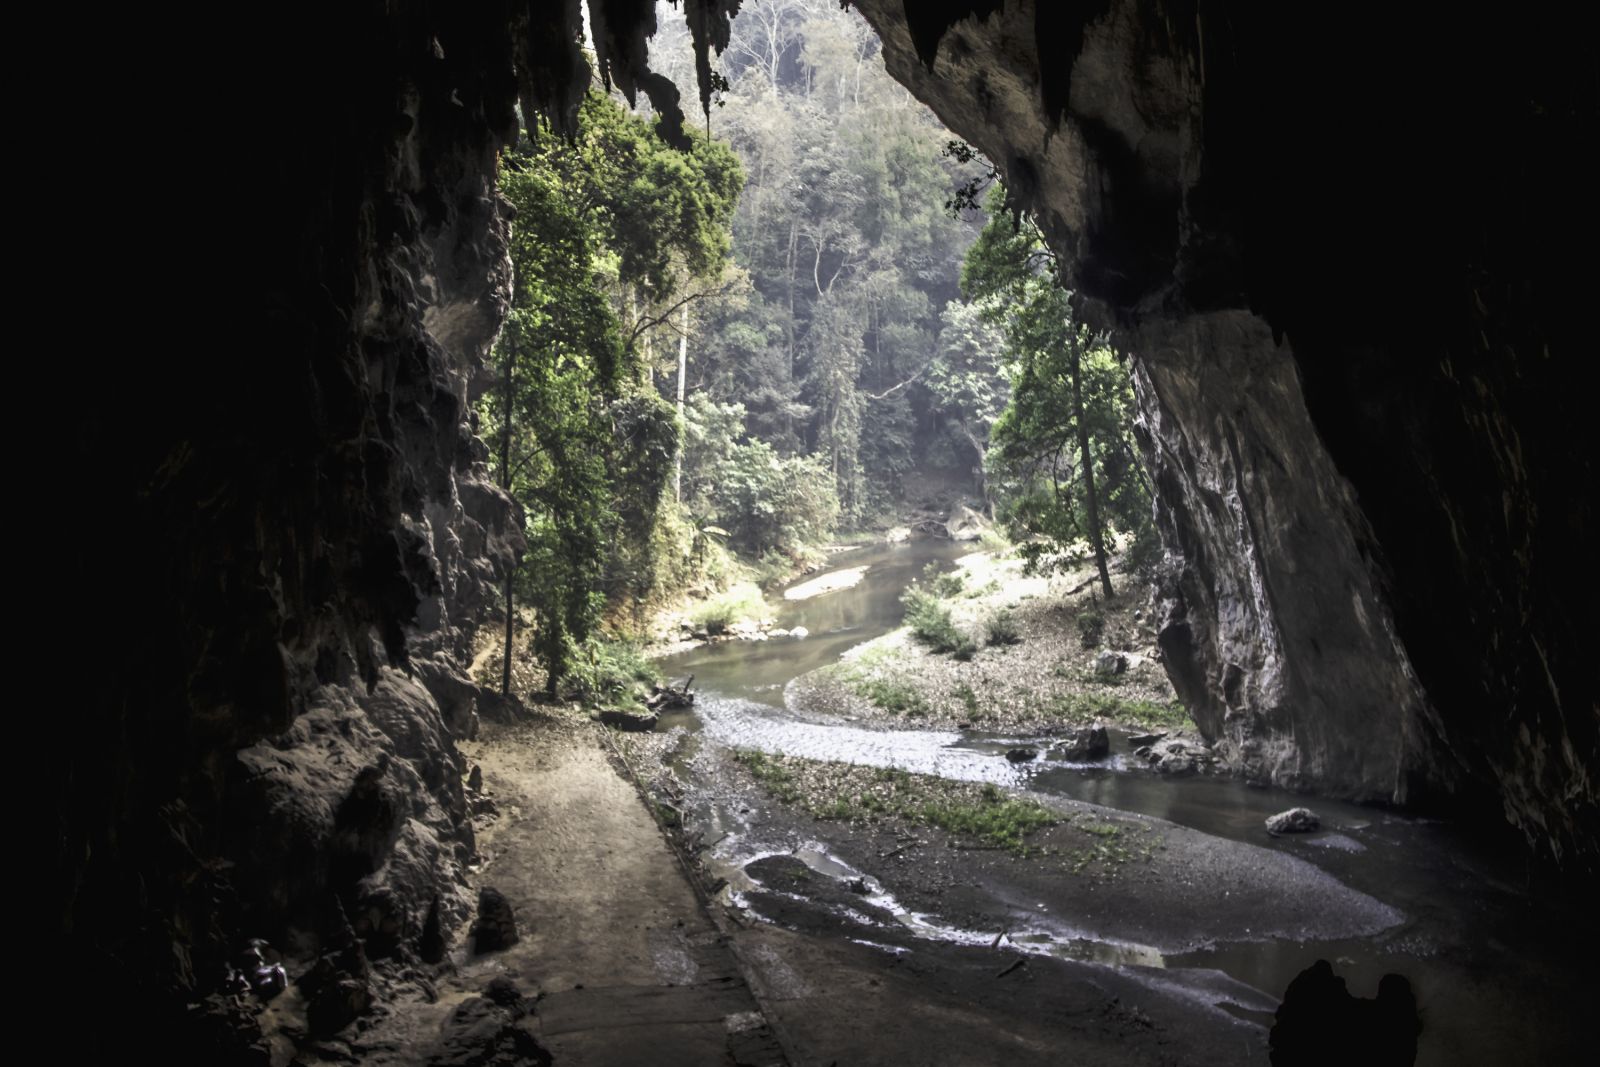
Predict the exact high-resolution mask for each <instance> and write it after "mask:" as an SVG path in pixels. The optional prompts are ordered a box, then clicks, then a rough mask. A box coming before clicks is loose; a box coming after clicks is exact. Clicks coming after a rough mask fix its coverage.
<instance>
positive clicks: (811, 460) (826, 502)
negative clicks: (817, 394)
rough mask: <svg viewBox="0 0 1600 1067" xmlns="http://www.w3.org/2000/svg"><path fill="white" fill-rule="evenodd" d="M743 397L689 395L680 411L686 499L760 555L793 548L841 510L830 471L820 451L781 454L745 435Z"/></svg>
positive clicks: (825, 530) (819, 534) (817, 534)
mask: <svg viewBox="0 0 1600 1067" xmlns="http://www.w3.org/2000/svg"><path fill="white" fill-rule="evenodd" d="M744 422H745V409H744V406H743V405H742V404H718V403H716V402H714V401H711V400H707V399H706V398H704V397H695V398H693V399H691V400H690V401H689V403H688V405H687V406H686V409H685V412H684V453H683V456H684V460H683V474H684V487H683V489H684V501H685V503H686V504H687V505H688V506H689V507H690V509H691V510H692V511H694V512H695V514H697V515H702V516H704V517H705V519H706V521H707V522H709V523H712V524H714V525H715V526H716V527H718V528H720V529H724V530H726V531H727V536H728V540H729V543H730V544H731V545H732V546H733V547H735V548H737V549H739V550H740V551H741V552H744V553H745V554H747V555H749V556H752V557H755V558H760V557H762V556H763V555H766V554H768V553H772V552H778V553H782V554H784V555H788V556H794V555H795V554H796V553H798V552H799V551H800V550H801V549H802V548H803V547H804V546H805V545H807V544H809V543H811V542H814V541H818V540H821V539H822V538H824V537H826V536H827V535H828V534H829V533H830V532H832V530H833V526H834V524H835V523H836V522H837V521H838V518H839V497H838V494H837V492H836V491H835V489H834V479H833V472H832V471H831V470H830V469H829V468H828V466H827V464H826V463H825V461H824V460H823V459H822V458H821V457H820V456H783V455H780V454H779V453H778V451H777V450H776V449H775V448H773V447H772V445H770V444H768V443H767V442H766V441H762V440H760V439H756V438H752V439H750V440H746V441H741V440H740V439H741V438H742V437H744V436H745V429H744Z"/></svg>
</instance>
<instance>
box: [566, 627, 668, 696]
mask: <svg viewBox="0 0 1600 1067" xmlns="http://www.w3.org/2000/svg"><path fill="white" fill-rule="evenodd" d="M660 678H661V672H660V671H658V670H657V669H656V665H655V664H654V663H653V662H651V661H650V660H649V659H646V658H645V656H644V653H643V652H641V651H640V649H639V646H638V645H635V644H633V643H632V642H629V641H602V640H596V639H594V638H590V639H589V640H588V641H586V642H585V643H584V644H583V646H582V648H581V649H579V651H578V653H577V655H575V656H573V657H572V661H571V664H570V666H569V669H568V671H567V675H566V683H567V685H568V686H570V687H571V690H572V692H573V694H574V695H575V696H577V698H578V699H579V700H581V701H583V702H584V703H585V704H589V705H596V706H601V707H607V706H616V705H619V704H626V703H630V702H631V700H630V698H631V697H632V696H635V695H638V694H640V693H641V691H642V688H643V686H646V685H649V684H650V683H652V682H656V681H659V680H660Z"/></svg>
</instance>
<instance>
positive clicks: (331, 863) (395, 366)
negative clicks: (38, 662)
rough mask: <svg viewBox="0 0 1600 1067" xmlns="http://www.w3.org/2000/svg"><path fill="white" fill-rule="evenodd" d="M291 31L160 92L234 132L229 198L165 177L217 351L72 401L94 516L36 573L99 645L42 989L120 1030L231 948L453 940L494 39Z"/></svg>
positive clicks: (498, 20)
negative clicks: (213, 235)
mask: <svg viewBox="0 0 1600 1067" xmlns="http://www.w3.org/2000/svg"><path fill="white" fill-rule="evenodd" d="M304 14H305V12H301V11H296V10H294V9H293V7H292V6H290V7H288V8H285V9H283V10H281V11H280V10H278V9H274V10H273V11H272V12H270V13H265V12H263V13H258V14H257V16H255V17H256V18H257V19H258V21H256V22H254V24H253V25H252V26H251V27H250V28H249V31H248V34H247V35H244V34H242V35H241V36H240V38H239V39H238V42H239V43H238V44H237V45H236V46H235V47H232V48H229V49H223V48H221V46H220V45H219V46H218V53H219V55H221V54H222V53H226V54H225V55H222V56H221V58H222V60H224V61H226V62H228V63H233V64H236V65H237V70H232V71H230V72H229V73H230V74H231V75H233V76H234V77H232V78H230V79H229V80H228V81H225V82H223V81H218V82H216V83H215V84H212V83H210V82H208V80H207V74H208V73H210V72H209V71H207V70H203V69H201V68H200V67H199V66H198V65H197V64H191V65H190V66H189V67H186V68H183V73H182V75H181V77H176V78H175V80H178V81H181V82H182V83H183V85H184V86H185V91H186V92H187V93H188V94H189V95H187V96H178V97H174V98H173V99H179V100H184V101H190V102H191V103H192V105H193V109H194V110H193V113H192V114H193V116H196V117H197V116H200V115H205V114H207V113H208V112H207V110H206V109H207V108H208V106H210V105H209V102H208V101H207V100H206V99H204V96H205V94H207V93H215V94H216V95H217V96H220V97H227V98H228V99H227V103H226V104H225V105H221V104H219V105H218V106H225V107H227V108H229V109H230V112H229V115H228V117H229V118H231V119H233V120H234V124H235V126H236V125H237V122H238V120H239V118H240V117H244V118H246V119H247V120H248V127H249V128H248V136H247V137H245V138H243V141H242V146H241V145H234V146H232V147H233V148H234V149H235V151H234V153H233V154H232V156H231V157H230V158H229V159H228V163H229V164H230V165H229V166H226V167H223V168H213V169H207V170H203V171H202V170H196V171H187V172H186V171H185V170H184V168H183V167H181V166H174V168H173V173H176V174H178V175H179V178H178V181H180V182H181V181H189V182H192V183H193V184H194V186H195V187H196V188H199V187H200V186H203V185H207V184H211V185H215V186H218V187H220V188H223V189H225V190H226V194H227V198H228V202H227V204H226V205H225V206H226V208H227V214H226V215H225V216H206V217H207V218H209V219H211V220H212V221H213V223H215V224H219V225H221V226H223V227H225V228H226V229H227V231H228V232H227V234H226V242H227V243H226V249H227V257H226V260H225V262H226V263H227V264H228V270H229V278H228V281H229V291H228V294H227V298H226V301H225V303H223V304H222V306H224V307H225V308H226V313H227V315H228V316H229V323H228V324H226V327H224V328H217V327H211V326H210V320H209V318H205V317H203V316H204V308H203V307H201V308H200V309H199V310H197V311H196V312H195V314H196V316H197V317H200V321H202V322H205V323H206V324H207V326H208V327H210V329H211V332H209V333H208V334H207V337H206V344H205V345H203V346H195V348H193V349H187V348H184V347H182V344H181V341H180V342H179V343H178V344H175V345H174V346H173V350H171V351H163V352H161V353H160V355H159V356H158V357H156V358H150V359H145V358H138V359H134V358H129V359H124V360H121V361H119V362H118V363H117V365H115V366H114V367H111V368H109V369H108V370H107V371H106V375H105V377H104V378H98V377H97V378H96V379H95V380H94V381H93V382H92V383H86V388H87V389H89V391H90V396H89V413H88V418H87V419H86V420H85V421H86V424H87V429H86V441H85V443H84V445H83V447H84V449H85V454H86V455H92V456H94V457H96V458H95V469H96V476H97V477H96V483H95V485H94V487H93V490H92V493H91V494H89V495H91V496H92V497H93V505H94V508H95V512H96V515H95V517H90V518H86V519H85V521H80V522H78V523H71V522H69V523H67V524H65V525H66V529H67V531H68V534H69V536H74V535H81V536H82V537H83V542H82V543H80V544H73V543H71V542H69V545H68V547H67V549H66V551H65V552H64V556H65V558H67V559H68V560H70V561H71V563H72V564H77V565H80V566H83V567H84V568H85V572H84V573H83V574H81V575H78V576H75V577H76V581H77V588H79V589H80V590H82V591H83V592H85V593H87V592H88V591H89V590H94V589H103V590H105V592H104V597H105V599H106V601H107V607H106V609H105V618H103V619H102V620H100V621H101V622H102V624H103V626H104V632H105V633H106V634H107V635H108V637H109V640H108V641H107V642H106V647H105V649H104V650H103V653H100V654H97V661H98V662H97V665H99V666H100V668H101V669H96V670H94V671H93V672H92V676H91V680H90V681H89V684H88V690H89V691H88V692H87V693H86V694H85V699H84V700H83V701H82V704H81V706H80V707H78V708H77V709H75V714H74V715H73V716H72V720H71V725H70V734H69V733H66V732H65V731H64V733H63V737H62V738H61V739H60V741H59V743H58V744H57V745H56V746H55V749H54V750H53V751H52V753H51V758H52V759H53V760H59V764H58V767H59V770H60V774H61V777H60V779H59V791H58V795H59V796H60V798H61V809H60V814H59V820H60V821H59V826H60V834H59V842H60V844H59V848H60V851H59V854H58V859H59V869H60V872H61V877H62V892H61V899H60V907H61V926H62V932H63V935H64V939H65V940H64V944H63V946H62V948H61V955H62V957H63V959H64V960H69V961H71V965H72V966H74V967H78V968H87V969H89V970H91V971H93V972H94V973H95V974H96V979H95V980H96V982H97V983H103V984H104V985H106V986H110V987H115V988H117V989H118V990H119V991H121V992H120V995H119V999H121V1000H122V1001H123V1004H122V1006H121V1010H124V1011H126V1012H127V1014H128V1015H129V1016H130V1017H132V1016H139V1015H140V1014H141V1012H143V1009H142V1008H141V1007H140V1006H139V1005H140V1004H142V1003H143V998H145V997H166V996H171V995H175V996H177V997H179V998H183V997H188V996H191V995H195V994H197V993H198V994H203V993H204V992H206V991H207V990H208V989H210V988H212V986H213V984H214V982H215V979H216V977H217V971H218V969H219V966H220V964H219V961H220V960H222V959H224V958H226V957H227V956H228V955H229V954H230V953H231V952H232V951H233V949H235V948H236V947H237V944H236V942H237V940H238V939H239V938H240V937H242V936H264V937H267V938H269V939H270V940H272V941H273V943H274V944H276V945H278V946H279V947H281V948H283V949H284V950H285V951H287V952H293V953H311V952H315V951H318V950H319V946H320V944H321V943H322V942H323V941H324V940H325V938H326V937H327V936H328V935H329V933H330V931H333V932H337V931H339V930H348V929H350V928H351V927H353V929H354V932H355V933H356V934H357V935H358V936H360V937H362V938H363V939H364V941H365V944H366V948H367V951H368V952H369V953H370V954H372V955H374V957H379V956H382V955H385V954H387V953H389V952H393V951H395V950H396V949H397V947H398V946H399V945H401V944H402V943H406V944H410V945H414V944H415V943H416V941H417V939H418V938H419V937H420V936H421V933H422V931H423V927H424V925H425V924H426V922H427V917H428V913H429V910H430V904H431V903H432V901H433V900H434V899H435V898H437V899H438V900H439V906H438V911H437V915H438V921H439V922H440V923H442V924H443V925H444V926H445V927H446V929H447V930H448V929H450V928H453V927H455V926H459V925H460V924H462V923H464V922H465V920H466V919H467V918H468V917H469V912H470V904H471V901H470V899H468V898H467V897H466V896H465V895H464V890H463V889H462V885H463V884H464V883H463V880H462V876H461V870H462V861H463V860H464V859H465V858H466V857H468V856H470V854H471V852H472V848H473V838H472V832H471V826H470V822H469V821H468V815H467V809H466V804H465V801H464V798H463V795H462V787H461V778H462V776H463V774H464V773H465V770H466V768H465V766H464V764H462V763H461V761H460V757H459V755H458V754H457V752H456V750H455V747H454V741H453V733H452V731H453V730H455V731H464V730H468V729H470V726H471V722H472V719H473V708H472V696H473V691H472V688H471V686H470V683H469V682H468V681H467V680H466V679H465V678H464V676H463V674H462V670H461V657H462V655H463V653H464V652H465V650H466V647H467V642H468V640H469V639H470V635H471V631H472V628H473V627H474V626H476V625H477V624H478V623H479V622H480V621H481V619H482V617H483V615H484V613H485V610H486V607H487V606H488V605H489V604H490V603H491V602H492V597H493V593H492V588H491V585H492V583H493V582H494V581H495V580H496V579H497V577H498V576H499V575H501V574H503V573H504V569H505V567H506V566H507V564H508V563H509V561H510V559H511V558H512V554H513V553H514V552H516V551H518V550H519V549H520V546H521V535H520V532H519V530H518V524H517V523H516V522H515V521H514V516H513V513H512V505H511V503H510V501H509V499H508V498H507V497H506V496H505V495H504V494H502V493H501V492H500V491H499V490H498V489H496V488H494V487H493V486H492V484H491V483H490V481H489V479H488V476H487V470H486V467H485V458H486V453H485V450H484V447H483V445H482V444H481V442H479V441H478V440H477V439H476V438H475V436H474V428H475V427H474V417H473V415H472V413H471V408H470V404H471V402H472V400H474V399H475V398H476V396H477V390H478V388H479V386H480V382H481V373H480V368H481V365H482V362H483V360H484V358H485V356H486V355H487V353H488V350H489V347H490V345H491V344H492V341H493V339H494V337H495V335H496V333H497V331H498V329H499V327H500V324H501V322H502V320H503V318H504V316H505V314H506V309H507V307H508V301H509V286H510V282H511V269H510V263H509V259H508V256H507V246H506V238H507V224H508V219H507V212H508V210H509V209H508V207H507V206H506V205H505V204H504V202H503V201H502V200H501V199H500V198H499V197H498V196H497V194H496V193H495V187H494V182H495V167H496V162H497V153H498V151H499V149H500V148H501V147H502V146H503V145H504V143H505V141H506V139H507V138H508V137H511V136H513V135H514V133H515V115H514V111H513V102H514V100H515V94H516V83H515V79H514V77H513V73H512V67H511V58H510V57H511V40H510V36H509V33H508V30H507V22H506V13H505V12H504V11H503V10H501V11H496V10H489V11H486V12H461V13H453V14H449V13H443V14H437V13H436V17H432V18H429V17H427V16H428V14H429V13H428V12H427V10H426V9H425V7H424V6H423V5H411V6H408V5H388V6H387V7H383V8H377V9H361V10H355V9H350V10H348V11H342V12H319V14H318V17H317V19H316V21H315V28H312V27H311V23H309V22H308V21H305V20H303V19H302V18H301V17H300V16H302V15H304ZM244 42H248V44H245V43H244ZM224 84H226V85H236V86H238V90H237V91H236V92H233V93H224V92H218V91H217V89H216V86H220V85H224ZM207 85H211V86H212V87H211V88H210V89H208V88H207ZM194 126H195V128H196V129H197V128H198V123H194ZM217 128H222V127H220V126H219V127H217ZM193 132H194V131H193V130H191V133H193ZM216 155H217V157H219V158H220V157H221V153H220V152H219V153H216ZM178 158H179V159H182V158H185V157H178ZM216 161H217V160H216V159H211V160H207V161H206V162H208V163H214V162H216ZM184 195H185V194H184V193H183V191H182V190H181V189H180V192H179V202H178V205H177V206H176V207H174V209H173V210H175V211H181V210H192V211H195V212H197V213H200V212H203V211H204V207H205V206H207V205H209V204H210V201H209V200H207V199H204V198H203V194H202V193H200V192H196V193H195V194H194V199H193V201H192V203H186V202H184V201H183V200H182V197H183V196H184ZM165 202H166V201H164V200H156V201H151V202H147V203H146V204H145V205H144V207H145V209H146V210H150V211H156V210H157V208H156V206H155V205H157V204H164V203H165ZM219 220H220V222H219ZM207 250H209V245H207V244H199V245H196V246H195V251H196V253H197V261H196V262H198V263H199V264H200V266H201V268H202V269H195V266H196V264H195V263H190V264H189V265H188V269H187V270H186V272H185V273H184V274H183V275H182V281H183V283H184V284H188V283H189V282H190V281H197V280H199V278H198V275H200V274H203V273H206V270H205V269H204V268H205V267H206V266H207V264H206V263H205V261H204V260H203V256H202V255H200V254H201V253H202V252H203V251H207ZM191 276H193V277H191ZM202 292H204V290H202ZM187 295H188V294H187V293H185V296H187ZM213 299H216V298H213ZM194 303H195V304H196V305H203V304H204V300H203V299H201V300H195V301H194ZM170 318H171V319H172V320H180V319H181V318H182V316H178V315H174V316H171V317H170ZM145 326H146V327H147V328H149V326H150V324H149V323H146V324H145ZM169 332H171V329H170V327H169ZM179 336H180V337H181V333H180V334H179ZM196 390H198V391H199V394H200V395H198V396H197V395H196ZM99 515H104V516H110V517H112V518H113V521H114V523H115V543H116V544H117V545H118V547H119V550H120V555H119V563H118V565H116V566H114V567H111V568H108V570H107V573H105V574H100V575H96V574H93V573H91V572H90V571H89V570H88V568H89V567H90V566H91V565H92V564H93V563H94V561H96V560H97V558H103V556H104V551H105V549H104V546H103V545H99V544H96V543H95V539H96V538H98V536H100V534H101V532H102V529H103V520H102V521H100V522H97V521H95V518H97V517H98V516H99ZM113 577H114V578H115V579H116V581H115V582H114V583H113V584H112V585H111V586H110V588H109V589H107V588H106V582H107V580H108V579H110V578H113ZM101 656H103V659H101V658H100V657H101ZM441 705H442V707H441ZM346 923H348V924H349V925H348V926H346V925H345V924H346ZM166 1003H170V1001H165V1000H163V1001H162V1004H163V1005H164V1004H166ZM168 1022H169V1020H167V1019H166V1017H165V1016H162V1015H158V1014H155V1013H154V1012H149V1013H145V1014H144V1017H143V1018H142V1019H141V1020H140V1025H146V1026H156V1027H158V1028H160V1027H163V1026H166V1025H167V1024H168ZM112 1029H116V1028H115V1027H112Z"/></svg>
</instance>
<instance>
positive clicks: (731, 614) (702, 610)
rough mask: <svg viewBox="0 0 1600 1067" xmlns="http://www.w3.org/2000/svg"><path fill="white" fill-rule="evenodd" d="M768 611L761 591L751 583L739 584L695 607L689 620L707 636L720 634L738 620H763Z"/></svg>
mask: <svg viewBox="0 0 1600 1067" xmlns="http://www.w3.org/2000/svg"><path fill="white" fill-rule="evenodd" d="M769 610H770V609H769V608H768V607H767V602H766V600H765V599H763V598H762V596H761V590H760V589H759V588H757V587H756V586H755V585H754V584H753V583H751V582H741V583H740V584H738V585H735V586H734V587H733V588H731V589H729V590H727V591H726V592H723V593H720V594H718V595H717V596H715V597H713V598H711V599H710V600H708V601H706V602H705V603H704V604H701V605H699V606H698V607H696V608H695V609H694V611H693V612H691V613H690V616H689V620H690V622H692V623H693V624H694V625H695V627H696V628H698V629H703V630H705V631H706V632H707V633H709V634H721V633H726V632H727V630H728V627H730V626H732V625H733V624H734V623H735V622H738V621H739V620H740V619H752V620H759V619H762V618H765V617H766V616H767V614H768V613H769Z"/></svg>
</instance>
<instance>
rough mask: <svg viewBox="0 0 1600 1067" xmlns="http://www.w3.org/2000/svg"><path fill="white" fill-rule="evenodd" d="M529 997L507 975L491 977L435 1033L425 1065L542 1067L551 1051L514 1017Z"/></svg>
mask: <svg viewBox="0 0 1600 1067" xmlns="http://www.w3.org/2000/svg"><path fill="white" fill-rule="evenodd" d="M532 1010H533V1008H532V1004H531V1002H530V1001H529V1000H528V999H527V998H526V997H524V996H523V995H522V994H521V992H519V991H518V989H517V987H516V985H515V984H513V983H512V981H511V980H510V979H508V978H503V977H502V978H496V979H495V980H494V981H492V982H490V983H489V986H488V988H487V989H485V990H484V993H483V996H481V997H472V998H471V999H469V1000H464V1001H462V1002H461V1003H460V1004H459V1005H457V1007H456V1009H455V1010H454V1011H453V1012H451V1013H450V1017H449V1018H448V1019H446V1020H445V1024H444V1026H443V1028H442V1029H441V1030H440V1033H439V1044H438V1047H437V1048H436V1049H435V1050H434V1052H433V1054H432V1055H431V1056H430V1057H429V1058H428V1061H427V1062H428V1064H429V1067H543V1065H547V1064H549V1063H550V1062H551V1056H550V1053H549V1051H547V1050H546V1049H545V1048H544V1046H543V1045H541V1044H539V1042H538V1040H537V1039H535V1038H534V1036H533V1035H532V1034H531V1033H529V1032H528V1031H527V1030H526V1029H524V1028H523V1027H522V1026H519V1025H518V1023H519V1022H520V1021H521V1020H522V1019H524V1018H526V1017H527V1016H528V1015H530V1014H531V1013H532Z"/></svg>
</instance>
